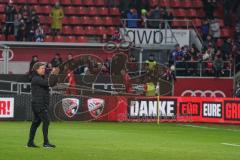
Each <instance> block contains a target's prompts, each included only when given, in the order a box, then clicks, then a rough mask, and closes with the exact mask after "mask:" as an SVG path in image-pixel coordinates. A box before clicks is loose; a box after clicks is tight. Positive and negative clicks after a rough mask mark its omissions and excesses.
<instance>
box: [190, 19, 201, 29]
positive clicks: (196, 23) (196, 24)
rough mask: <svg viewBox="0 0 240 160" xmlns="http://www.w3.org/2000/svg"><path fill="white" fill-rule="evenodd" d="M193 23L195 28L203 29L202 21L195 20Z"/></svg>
mask: <svg viewBox="0 0 240 160" xmlns="http://www.w3.org/2000/svg"><path fill="white" fill-rule="evenodd" d="M192 22H193V25H194V26H195V27H201V25H202V20H201V19H199V18H196V19H193V20H192Z"/></svg>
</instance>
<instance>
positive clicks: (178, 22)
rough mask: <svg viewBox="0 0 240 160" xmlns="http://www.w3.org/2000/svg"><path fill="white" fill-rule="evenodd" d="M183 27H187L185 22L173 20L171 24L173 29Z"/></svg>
mask: <svg viewBox="0 0 240 160" xmlns="http://www.w3.org/2000/svg"><path fill="white" fill-rule="evenodd" d="M183 26H187V25H186V22H184V21H182V20H181V19H177V20H176V19H175V20H173V22H172V27H173V28H181V27H183Z"/></svg>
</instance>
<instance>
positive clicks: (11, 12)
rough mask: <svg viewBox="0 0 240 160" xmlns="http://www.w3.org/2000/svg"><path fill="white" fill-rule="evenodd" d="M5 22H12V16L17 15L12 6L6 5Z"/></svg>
mask: <svg viewBox="0 0 240 160" xmlns="http://www.w3.org/2000/svg"><path fill="white" fill-rule="evenodd" d="M4 12H5V15H6V22H14V16H15V14H16V13H17V11H16V9H15V7H14V6H9V5H7V6H6V8H5V11H4Z"/></svg>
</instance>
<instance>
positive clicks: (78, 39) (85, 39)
mask: <svg viewBox="0 0 240 160" xmlns="http://www.w3.org/2000/svg"><path fill="white" fill-rule="evenodd" d="M77 42H80V43H86V42H88V39H87V37H85V36H80V37H78V38H77Z"/></svg>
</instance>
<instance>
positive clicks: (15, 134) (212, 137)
mask: <svg viewBox="0 0 240 160" xmlns="http://www.w3.org/2000/svg"><path fill="white" fill-rule="evenodd" d="M29 126H30V122H0V160H239V159H240V146H238V145H237V144H240V127H239V126H227V125H204V124H201V125H199V126H200V127H194V126H195V125H194V126H184V125H181V124H176V123H161V124H160V125H157V124H153V123H100V122H99V123H97V122H89V123H83V122H53V123H51V125H50V130H49V137H50V140H51V143H53V144H55V145H56V146H57V148H55V149H45V148H43V147H42V131H41V128H39V130H38V132H37V136H36V140H35V143H36V144H37V145H39V146H41V147H40V148H37V149H32V148H26V147H25V145H26V142H27V137H28V130H29ZM222 143H230V144H236V145H235V146H231V145H224V144H222Z"/></svg>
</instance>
